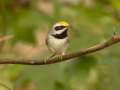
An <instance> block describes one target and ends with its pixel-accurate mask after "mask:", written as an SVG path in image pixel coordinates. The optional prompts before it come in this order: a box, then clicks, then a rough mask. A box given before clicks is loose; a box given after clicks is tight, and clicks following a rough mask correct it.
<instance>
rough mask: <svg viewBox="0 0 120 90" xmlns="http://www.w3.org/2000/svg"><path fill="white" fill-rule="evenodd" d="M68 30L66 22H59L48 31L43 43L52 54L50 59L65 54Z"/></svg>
mask: <svg viewBox="0 0 120 90" xmlns="http://www.w3.org/2000/svg"><path fill="white" fill-rule="evenodd" d="M68 30H69V24H68V22H66V21H59V22H56V23H55V24H54V25H53V26H52V28H51V29H50V30H49V31H48V34H47V36H46V40H45V42H46V45H47V47H48V49H49V50H50V51H51V52H53V55H52V56H50V57H54V56H56V55H64V54H65V52H66V49H67V48H68V45H69V38H68Z"/></svg>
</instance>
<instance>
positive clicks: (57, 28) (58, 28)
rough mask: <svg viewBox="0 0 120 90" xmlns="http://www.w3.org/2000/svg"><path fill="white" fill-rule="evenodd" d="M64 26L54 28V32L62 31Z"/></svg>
mask: <svg viewBox="0 0 120 90" xmlns="http://www.w3.org/2000/svg"><path fill="white" fill-rule="evenodd" d="M65 27H66V26H56V27H55V30H56V31H58V30H62V29H63V28H65Z"/></svg>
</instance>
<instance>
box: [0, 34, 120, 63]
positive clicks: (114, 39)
mask: <svg viewBox="0 0 120 90" xmlns="http://www.w3.org/2000/svg"><path fill="white" fill-rule="evenodd" d="M118 42H120V35H113V36H112V38H111V39H109V40H107V41H105V42H103V43H100V44H97V45H94V46H92V47H90V48H87V49H83V50H80V51H78V52H74V53H69V54H66V55H62V56H56V57H53V58H49V59H39V60H38V59H22V58H21V59H20V58H19V59H18V58H14V59H12V58H1V59H0V64H23V65H46V64H54V63H58V62H62V61H66V60H71V59H72V60H76V59H73V58H76V57H80V56H83V55H87V54H91V53H94V52H96V51H100V50H102V49H104V48H107V47H109V46H112V45H113V44H116V43H118Z"/></svg>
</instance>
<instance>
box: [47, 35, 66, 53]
mask: <svg viewBox="0 0 120 90" xmlns="http://www.w3.org/2000/svg"><path fill="white" fill-rule="evenodd" d="M48 47H49V48H50V50H51V51H52V52H54V53H64V52H65V50H66V49H67V47H68V37H66V38H64V39H56V38H55V37H53V36H51V35H49V36H48Z"/></svg>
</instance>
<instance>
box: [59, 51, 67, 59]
mask: <svg viewBox="0 0 120 90" xmlns="http://www.w3.org/2000/svg"><path fill="white" fill-rule="evenodd" d="M63 55H65V53H64V52H63V53H62V54H61V55H59V56H58V58H59V59H60V60H62V58H63Z"/></svg>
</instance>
